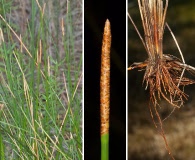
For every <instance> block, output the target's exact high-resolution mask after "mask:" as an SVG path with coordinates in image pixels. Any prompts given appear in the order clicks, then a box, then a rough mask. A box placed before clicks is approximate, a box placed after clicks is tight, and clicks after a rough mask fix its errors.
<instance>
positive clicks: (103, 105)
mask: <svg viewBox="0 0 195 160" xmlns="http://www.w3.org/2000/svg"><path fill="white" fill-rule="evenodd" d="M110 46H111V30H110V22H109V20H108V19H107V20H106V23H105V27H104V35H103V40H102V55H101V77H100V116H101V117H100V118H101V129H100V130H101V131H100V132H101V135H103V134H107V133H109V112H110Z"/></svg>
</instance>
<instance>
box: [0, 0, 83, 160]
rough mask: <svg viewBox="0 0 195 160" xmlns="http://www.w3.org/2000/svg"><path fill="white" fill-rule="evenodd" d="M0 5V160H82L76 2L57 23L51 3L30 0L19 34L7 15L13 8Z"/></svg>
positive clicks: (80, 57)
mask: <svg viewBox="0 0 195 160" xmlns="http://www.w3.org/2000/svg"><path fill="white" fill-rule="evenodd" d="M1 1H2V3H1V4H2V5H1V13H3V14H0V28H2V34H1V44H0V53H1V54H0V72H1V73H0V75H1V76H0V79H1V84H0V106H1V107H0V159H2V160H4V159H16V160H17V159H21V160H26V159H32V160H33V159H34V160H41V159H48V160H52V159H53V160H54V159H67V160H69V159H78V160H79V159H82V127H81V123H82V122H81V119H82V114H81V113H82V110H81V100H82V95H81V93H82V92H81V79H82V54H81V52H80V53H79V54H78V55H77V57H75V56H76V55H75V52H76V51H75V48H76V47H75V46H76V42H75V37H74V36H75V35H74V34H73V33H74V28H73V20H72V11H73V10H74V9H73V3H72V2H67V6H66V16H65V17H62V18H60V19H59V21H55V19H52V18H50V17H48V15H47V14H45V13H46V12H48V10H47V9H49V8H47V6H48V5H49V3H47V2H46V3H44V1H38V0H36V1H33V0H32V1H31V17H30V19H29V20H28V21H26V23H27V29H26V32H25V33H20V30H19V29H18V26H17V25H16V24H13V23H12V21H11V20H10V19H9V17H7V16H6V15H7V13H10V14H11V13H12V10H13V9H14V8H12V7H11V8H9V9H5V7H6V6H4V4H6V2H3V1H4V0H1ZM57 5H58V4H56V6H55V7H60V6H57ZM11 6H12V5H11ZM77 6H79V5H77ZM50 7H51V6H50ZM79 7H80V8H77V9H78V10H80V11H82V6H79ZM50 9H51V8H50ZM59 9H60V8H59ZM78 10H77V11H78ZM50 13H51V12H50ZM80 18H81V17H80ZM78 21H79V20H78ZM37 22H39V23H37ZM51 23H52V24H56V26H58V27H59V28H57V27H56V28H54V27H53V28H52V27H50V25H51ZM54 34H55V36H54ZM2 37H3V38H2ZM58 40H60V43H59V42H58ZM81 41H82V39H80V42H81ZM77 43H78V42H77Z"/></svg>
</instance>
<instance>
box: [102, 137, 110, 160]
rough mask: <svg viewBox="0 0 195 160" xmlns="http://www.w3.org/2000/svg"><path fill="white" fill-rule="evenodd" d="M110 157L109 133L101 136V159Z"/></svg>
mask: <svg viewBox="0 0 195 160" xmlns="http://www.w3.org/2000/svg"><path fill="white" fill-rule="evenodd" d="M108 159H109V134H104V135H102V136H101V160H108Z"/></svg>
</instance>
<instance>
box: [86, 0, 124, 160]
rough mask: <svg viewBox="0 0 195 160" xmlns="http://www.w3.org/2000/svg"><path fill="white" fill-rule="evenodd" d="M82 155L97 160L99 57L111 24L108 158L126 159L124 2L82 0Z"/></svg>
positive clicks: (98, 135)
mask: <svg viewBox="0 0 195 160" xmlns="http://www.w3.org/2000/svg"><path fill="white" fill-rule="evenodd" d="M84 3H85V4H84V158H85V159H93V160H96V159H97V160H99V159H100V105H99V104H100V103H99V99H100V96H99V92H100V90H99V87H100V84H99V83H100V82H99V81H100V56H101V46H102V35H103V29H104V24H105V21H106V19H107V18H108V19H109V20H110V23H111V32H112V46H111V48H112V49H111V109H110V114H111V115H110V123H111V124H110V159H120V160H122V159H126V2H125V0H123V1H120V2H119V1H112V0H93V1H91V0H85V2H84Z"/></svg>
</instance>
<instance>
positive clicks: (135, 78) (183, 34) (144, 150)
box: [128, 0, 195, 160]
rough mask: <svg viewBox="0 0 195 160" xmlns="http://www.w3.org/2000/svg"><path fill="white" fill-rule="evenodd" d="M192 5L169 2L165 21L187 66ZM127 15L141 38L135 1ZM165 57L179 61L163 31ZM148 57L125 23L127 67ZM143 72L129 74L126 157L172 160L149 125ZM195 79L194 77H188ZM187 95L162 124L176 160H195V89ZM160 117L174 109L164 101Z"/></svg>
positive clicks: (191, 58)
mask: <svg viewBox="0 0 195 160" xmlns="http://www.w3.org/2000/svg"><path fill="white" fill-rule="evenodd" d="M194 7H195V1H190V0H185V1H183V0H177V1H169V6H168V10H167V16H166V21H167V22H168V24H169V26H170V27H171V29H172V31H173V33H174V35H175V36H176V39H177V41H178V43H179V46H180V48H181V50H182V52H183V55H184V58H185V61H186V63H187V64H189V65H192V66H195V47H194V46H195V39H194V37H195V12H194ZM128 11H129V13H130V14H131V16H132V18H133V20H134V22H135V24H136V25H137V27H138V29H139V30H140V32H141V33H142V35H143V29H142V24H141V19H140V13H139V9H138V4H137V0H131V1H129V3H128ZM163 41H164V46H163V50H164V53H165V54H172V55H175V56H177V57H178V58H180V54H179V52H178V49H177V47H176V45H175V43H174V41H173V38H172V36H171V34H170V32H169V31H168V29H167V28H166V29H165V33H164V40H163ZM146 58H147V53H146V51H145V49H144V47H143V45H142V43H141V40H140V39H139V37H138V35H137V33H136V31H135V29H134V27H133V25H132V24H131V22H130V20H128V64H129V65H130V64H132V63H133V62H142V61H144V60H145V59H146ZM143 74H144V71H137V70H136V69H135V70H132V71H129V72H128V154H129V160H165V159H171V158H170V157H169V155H168V153H167V151H166V149H165V144H164V141H163V139H162V137H161V136H160V135H159V132H158V131H157V130H156V128H155V127H154V124H153V122H152V119H151V116H150V113H149V109H148V104H149V92H148V90H145V84H143V85H142V79H143ZM188 76H189V77H191V78H193V79H195V77H194V76H192V75H188ZM185 92H186V93H187V94H188V95H189V97H188V101H186V102H185V104H184V106H183V107H181V108H180V109H176V110H175V111H174V113H172V114H171V116H169V117H168V118H167V119H166V120H165V121H164V122H163V127H164V131H165V134H166V137H167V140H168V143H169V145H170V148H171V151H172V153H173V155H174V157H175V159H177V160H185V159H188V160H194V159H195V152H194V150H195V85H189V86H186V87H185ZM160 106H161V107H159V113H160V114H161V117H162V119H163V118H165V117H167V116H168V115H169V114H170V113H171V111H172V109H173V107H172V106H170V105H169V104H168V103H167V102H165V101H164V100H163V99H162V101H161V102H160Z"/></svg>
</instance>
